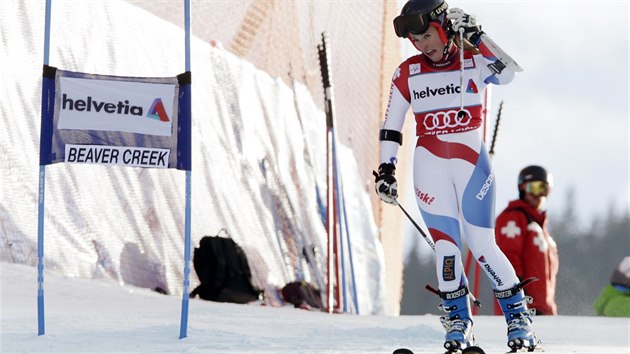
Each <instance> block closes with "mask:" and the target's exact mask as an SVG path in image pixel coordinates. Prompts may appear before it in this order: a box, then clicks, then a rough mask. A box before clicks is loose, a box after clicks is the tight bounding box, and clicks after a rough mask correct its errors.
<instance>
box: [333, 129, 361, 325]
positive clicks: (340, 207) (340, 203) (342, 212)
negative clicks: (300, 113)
mask: <svg viewBox="0 0 630 354" xmlns="http://www.w3.org/2000/svg"><path fill="white" fill-rule="evenodd" d="M332 136H333V137H332V148H333V164H334V178H335V182H336V184H337V212H338V213H339V222H340V223H343V233H345V235H346V240H347V243H348V258H349V262H350V277H351V279H352V301H353V304H354V308H355V310H356V313H357V314H359V303H358V299H357V285H356V284H357V283H356V278H355V277H354V261H353V258H352V244H351V243H350V231H349V228H348V214H347V213H346V200H345V197H344V193H343V181H342V178H341V174H340V172H339V164H338V162H337V161H338V160H339V159H338V157H337V136H336V134H335V130H334V128H333V132H332ZM341 216H343V218H342V217H341ZM340 226H341V225H340ZM340 231H341V227H340ZM343 233H342V234H341V235H340V238H339V240H340V242H339V244H340V251H341V272H342V273H341V274H342V283H343V306H344V312H346V311H347V308H348V301H347V293H346V271H345V270H346V269H345V265H344V259H345V258H344V248H343Z"/></svg>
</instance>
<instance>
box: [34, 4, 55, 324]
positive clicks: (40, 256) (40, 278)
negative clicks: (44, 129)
mask: <svg viewBox="0 0 630 354" xmlns="http://www.w3.org/2000/svg"><path fill="white" fill-rule="evenodd" d="M51 2H52V0H46V20H45V21H46V24H45V30H44V31H45V32H44V65H48V63H49V59H50V15H51V7H52V4H51ZM43 87H44V83H42V112H41V114H42V121H43V120H44V114H45V111H44V107H46V102H45V95H44V89H43ZM45 189H46V166H45V165H41V164H40V165H39V188H38V191H39V192H38V193H39V196H38V202H37V204H38V210H37V335H39V336H41V335H44V334H45V333H46V321H45V318H44V317H45V316H44V204H45V202H44V200H45V193H44V191H45Z"/></svg>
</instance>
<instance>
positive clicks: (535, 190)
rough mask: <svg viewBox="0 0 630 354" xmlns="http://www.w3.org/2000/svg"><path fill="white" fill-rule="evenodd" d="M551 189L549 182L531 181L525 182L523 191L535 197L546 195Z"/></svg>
mask: <svg viewBox="0 0 630 354" xmlns="http://www.w3.org/2000/svg"><path fill="white" fill-rule="evenodd" d="M550 190H551V188H550V186H549V183H547V182H543V181H531V182H527V183H525V192H526V193H529V194H531V195H533V196H535V197H538V196H547V195H548V194H549V191H550Z"/></svg>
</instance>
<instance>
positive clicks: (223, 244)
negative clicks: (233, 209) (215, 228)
mask: <svg viewBox="0 0 630 354" xmlns="http://www.w3.org/2000/svg"><path fill="white" fill-rule="evenodd" d="M193 267H194V268H195V272H196V273H197V277H198V278H199V281H200V282H201V284H199V286H197V287H196V288H195V289H194V290H193V291H192V292H191V293H190V297H191V298H194V297H195V296H196V295H199V297H200V298H202V299H204V300H210V301H217V302H233V303H238V304H244V303H247V302H250V301H254V300H257V299H258V298H259V295H260V293H261V291H260V290H258V289H256V288H254V286H253V285H252V283H251V276H252V274H251V271H250V269H249V263H248V262H247V256H246V255H245V252H244V251H243V249H242V248H241V247H240V246H239V245H237V244H236V242H234V240H232V239H230V238H225V237H220V236H204V237H202V238H201V240H200V241H199V247H198V248H195V250H194V253H193Z"/></svg>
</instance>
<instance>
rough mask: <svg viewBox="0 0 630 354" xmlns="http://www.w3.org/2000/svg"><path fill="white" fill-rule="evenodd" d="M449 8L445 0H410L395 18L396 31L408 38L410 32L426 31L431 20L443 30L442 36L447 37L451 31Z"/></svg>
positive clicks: (397, 33) (400, 35) (399, 35)
mask: <svg viewBox="0 0 630 354" xmlns="http://www.w3.org/2000/svg"><path fill="white" fill-rule="evenodd" d="M447 9H448V4H447V3H446V2H445V1H444V0H409V1H407V3H406V4H405V5H404V6H403V8H402V11H401V12H400V15H399V16H397V17H396V18H395V19H394V31H395V32H396V35H397V36H398V37H400V38H407V37H408V36H409V34H421V33H424V32H425V31H426V30H427V29H428V28H429V25H430V24H431V22H435V23H437V24H438V25H439V28H440V29H441V30H442V33H440V36H441V37H442V36H443V38H446V37H447V36H446V33H448V32H449V30H448V27H449V26H448V22H449V21H448V20H447V19H446V10H447Z"/></svg>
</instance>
